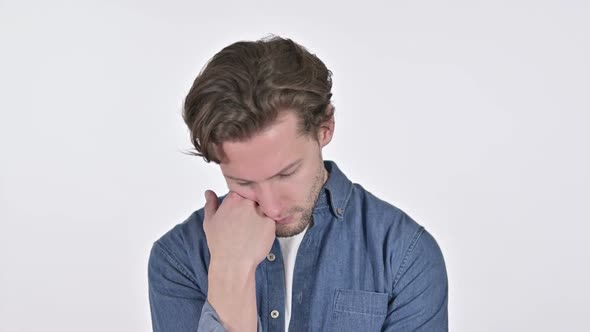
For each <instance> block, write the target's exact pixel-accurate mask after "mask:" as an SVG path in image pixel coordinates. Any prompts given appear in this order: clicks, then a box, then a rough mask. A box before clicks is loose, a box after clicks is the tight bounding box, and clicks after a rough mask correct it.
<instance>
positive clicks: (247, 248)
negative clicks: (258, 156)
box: [203, 190, 275, 268]
mask: <svg viewBox="0 0 590 332" xmlns="http://www.w3.org/2000/svg"><path fill="white" fill-rule="evenodd" d="M205 198H206V200H207V203H206V204H205V221H204V225H203V227H204V229H205V235H206V237H207V245H208V246H209V252H210V253H211V260H215V261H220V262H221V261H223V262H225V263H229V264H237V265H240V266H243V265H248V264H250V265H251V266H253V267H254V268H256V266H258V264H260V262H262V261H263V260H264V259H265V258H266V255H268V253H269V252H270V249H271V247H272V244H273V242H274V239H275V222H274V220H272V219H270V218H268V217H266V216H264V215H263V214H262V213H261V212H260V210H259V209H258V208H257V206H256V203H255V202H253V201H251V200H249V199H246V198H243V197H242V196H240V195H238V194H237V193H235V192H230V193H229V194H228V195H227V197H226V198H225V199H224V201H223V204H221V206H219V199H218V198H217V195H216V194H215V193H214V192H213V191H211V190H207V191H206V192H205Z"/></svg>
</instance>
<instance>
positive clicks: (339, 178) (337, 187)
mask: <svg viewBox="0 0 590 332" xmlns="http://www.w3.org/2000/svg"><path fill="white" fill-rule="evenodd" d="M324 167H325V168H326V170H327V171H328V173H329V175H328V181H326V183H325V184H324V187H323V188H322V190H321V191H320V194H319V197H318V201H317V203H316V206H315V208H316V209H317V208H320V207H323V206H326V205H327V206H329V207H330V210H331V211H330V212H332V214H333V215H334V216H335V217H336V218H338V219H339V220H342V218H343V217H344V212H345V211H346V205H347V204H348V200H349V198H350V194H351V193H352V182H351V181H350V180H348V178H347V177H346V175H344V173H342V171H340V169H339V168H338V166H337V165H336V163H335V162H333V161H331V160H325V161H324Z"/></svg>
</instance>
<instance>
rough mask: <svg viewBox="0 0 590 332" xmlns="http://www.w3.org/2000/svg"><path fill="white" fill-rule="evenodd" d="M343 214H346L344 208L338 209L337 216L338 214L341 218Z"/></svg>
mask: <svg viewBox="0 0 590 332" xmlns="http://www.w3.org/2000/svg"><path fill="white" fill-rule="evenodd" d="M343 212H344V210H342V208H337V209H336V214H338V215H339V216H341V215H342V213H343Z"/></svg>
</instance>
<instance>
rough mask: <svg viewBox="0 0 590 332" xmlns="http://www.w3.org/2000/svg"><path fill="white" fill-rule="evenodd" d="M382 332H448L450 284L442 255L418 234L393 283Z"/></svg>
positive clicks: (422, 233) (422, 232) (425, 236)
mask: <svg viewBox="0 0 590 332" xmlns="http://www.w3.org/2000/svg"><path fill="white" fill-rule="evenodd" d="M393 290H394V292H393V293H394V296H393V298H392V299H391V300H390V302H389V305H388V314H387V317H386V319H385V324H384V325H383V331H448V308H447V306H448V281H447V272H446V267H445V262H444V258H443V255H442V252H441V250H440V248H439V246H438V244H437V243H436V241H435V239H434V238H433V237H432V236H431V235H430V234H429V233H428V232H427V231H426V230H424V229H421V230H420V231H419V232H417V234H416V236H415V238H414V239H413V241H412V242H411V243H410V246H409V248H408V249H407V252H406V254H405V257H404V260H403V262H402V265H401V267H400V269H399V272H398V273H397V276H396V277H395V279H394V288H393Z"/></svg>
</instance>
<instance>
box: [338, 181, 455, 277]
mask: <svg viewBox="0 0 590 332" xmlns="http://www.w3.org/2000/svg"><path fill="white" fill-rule="evenodd" d="M348 208H350V209H351V210H356V211H359V213H360V214H361V218H354V219H356V220H357V222H359V223H361V227H362V228H363V230H364V232H365V233H366V234H367V235H368V237H369V238H371V240H372V242H374V243H376V244H377V246H376V248H377V249H379V250H383V249H385V255H386V257H384V259H386V261H387V262H386V264H387V265H389V267H390V269H391V271H392V272H394V273H395V274H396V275H397V279H399V278H401V276H402V274H403V273H404V272H406V271H407V270H408V268H409V266H411V265H412V264H416V266H417V265H423V266H437V267H439V270H442V271H444V259H443V256H442V253H441V250H440V247H439V246H438V244H437V241H436V240H435V238H434V237H433V236H432V235H431V234H430V233H429V232H428V231H427V230H426V229H425V228H424V227H423V226H422V225H421V224H419V223H418V222H417V221H415V220H414V219H413V218H412V217H411V216H410V215H408V214H407V213H406V212H404V211H403V210H402V209H400V208H398V207H397V206H395V205H393V204H392V203H389V202H386V201H384V200H383V199H380V198H379V197H377V196H375V195H373V194H372V193H371V192H369V191H367V190H366V189H364V188H363V187H362V186H361V185H359V184H354V186H353V193H352V195H351V198H350V201H349V203H348ZM417 263H419V264H417Z"/></svg>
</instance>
